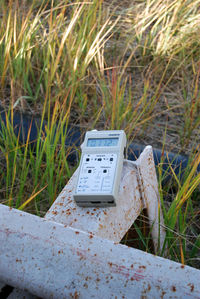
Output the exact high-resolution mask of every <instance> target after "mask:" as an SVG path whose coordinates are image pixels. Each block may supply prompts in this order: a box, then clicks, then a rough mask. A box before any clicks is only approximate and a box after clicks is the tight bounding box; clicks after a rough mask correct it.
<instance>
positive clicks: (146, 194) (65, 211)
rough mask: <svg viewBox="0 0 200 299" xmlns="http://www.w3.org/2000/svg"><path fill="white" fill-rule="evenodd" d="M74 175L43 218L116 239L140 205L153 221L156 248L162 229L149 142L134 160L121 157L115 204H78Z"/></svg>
mask: <svg viewBox="0 0 200 299" xmlns="http://www.w3.org/2000/svg"><path fill="white" fill-rule="evenodd" d="M76 179H77V172H76V173H75V174H74V175H73V176H72V178H71V180H70V181H69V183H68V184H67V185H66V186H65V188H64V189H63V191H62V192H61V194H60V195H59V196H58V198H57V199H56V201H55V202H54V204H53V205H52V206H51V208H50V209H49V211H48V212H47V214H46V216H45V217H46V218H47V219H51V220H53V221H55V222H59V223H62V224H65V225H67V226H70V227H74V228H78V229H80V230H83V231H86V232H92V233H93V234H95V235H96V236H100V237H102V238H106V239H110V240H113V241H115V242H120V240H121V239H122V238H123V236H124V235H125V233H126V232H127V231H128V229H129V228H130V226H131V225H132V224H133V222H134V221H135V220H136V218H137V217H138V216H139V215H140V213H141V211H142V209H143V208H144V207H147V211H148V214H149V215H148V216H149V219H150V223H151V224H153V229H152V235H153V241H154V245H155V248H156V250H157V249H158V247H159V246H158V239H159V240H160V245H161V248H162V245H163V242H164V238H165V231H164V228H163V227H164V224H163V218H162V213H161V210H159V204H160V199H159V194H158V183H157V178H156V172H155V165H154V160H153V153H152V147H151V146H147V147H146V148H145V149H144V151H143V153H142V154H141V155H140V157H139V159H138V160H137V161H135V162H132V161H129V160H125V161H124V165H123V171H122V177H121V182H120V192H119V199H118V201H117V205H116V207H110V208H82V207H78V206H77V205H76V203H75V202H74V200H73V199H72V193H73V190H74V186H75V181H76ZM159 214H160V215H159ZM159 221H160V222H159Z"/></svg>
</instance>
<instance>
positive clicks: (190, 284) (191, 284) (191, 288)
mask: <svg viewBox="0 0 200 299" xmlns="http://www.w3.org/2000/svg"><path fill="white" fill-rule="evenodd" d="M188 286H189V287H190V291H191V292H193V291H194V284H193V283H188Z"/></svg>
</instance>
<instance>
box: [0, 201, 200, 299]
mask: <svg viewBox="0 0 200 299" xmlns="http://www.w3.org/2000/svg"><path fill="white" fill-rule="evenodd" d="M0 244H1V246H0V279H1V280H2V281H4V282H5V283H10V284H12V285H13V286H16V287H19V288H20V287H21V288H23V289H25V290H28V291H29V292H31V293H33V294H35V295H37V296H40V297H43V298H56V299H57V298H59V299H62V298H140V297H143V298H144V297H145V298H170V297H171V298H187V297H188V298H189V297H190V298H199V290H200V271H198V270H195V269H194V268H190V267H187V266H183V265H181V264H178V263H175V262H172V261H169V260H167V259H164V258H160V257H156V256H153V255H151V254H147V253H144V252H142V251H139V250H136V249H133V248H129V247H127V246H124V245H121V244H116V243H114V242H113V241H110V240H106V239H102V238H99V237H96V236H94V235H93V234H90V233H85V232H82V231H80V230H78V229H73V228H69V227H65V226H64V225H62V224H59V223H55V222H52V221H47V220H46V219H42V218H39V217H37V216H34V215H30V214H27V213H24V212H21V211H19V210H15V209H9V208H8V207H6V206H3V205H0Z"/></svg>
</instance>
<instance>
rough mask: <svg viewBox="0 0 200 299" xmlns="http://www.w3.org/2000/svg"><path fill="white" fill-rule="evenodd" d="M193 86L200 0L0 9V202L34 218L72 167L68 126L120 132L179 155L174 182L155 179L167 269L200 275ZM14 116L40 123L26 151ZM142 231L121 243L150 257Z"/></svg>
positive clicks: (198, 63)
mask: <svg viewBox="0 0 200 299" xmlns="http://www.w3.org/2000/svg"><path fill="white" fill-rule="evenodd" d="M199 78H200V2H199V0H198V1H197V0H166V1H161V0H146V1H145V0H138V1H137V0H135V1H134V0H129V1H128V0H124V1H103V0H93V1H90V0H88V1H84V0H82V1H78V2H76V1H69V0H65V1H62V0H61V1H60V0H59V1H58V0H43V1H42V0H33V1H29V0H23V1H22V0H21V1H19V0H10V1H6V0H0V101H1V103H0V104H1V107H2V109H3V110H4V111H5V112H6V115H7V121H6V124H4V123H3V122H1V132H0V157H1V159H0V163H1V168H0V202H1V203H4V204H7V205H9V206H13V207H16V208H18V209H24V210H26V211H28V212H31V213H36V214H37V215H39V216H43V215H44V214H45V212H46V211H47V210H48V208H49V206H50V205H51V204H52V203H53V201H54V200H55V199H56V197H57V196H58V194H59V192H60V191H61V190H62V188H63V187H64V185H65V184H66V183H67V181H68V179H69V178H70V176H71V175H72V173H73V171H74V170H75V167H76V166H73V165H71V164H69V163H68V162H67V156H68V155H69V148H66V146H65V138H66V128H67V125H68V124H71V125H72V124H73V125H74V126H78V127H81V129H82V132H83V133H84V132H85V131H86V130H90V129H93V128H97V129H124V130H125V131H126V134H127V137H128V140H129V142H130V143H131V142H137V143H142V144H151V145H152V146H153V147H157V148H160V149H162V150H163V151H164V150H165V151H173V152H175V153H184V154H187V155H189V163H188V166H187V168H186V169H185V170H184V174H183V176H182V177H181V176H180V175H177V174H176V173H175V172H174V171H173V169H172V166H171V165H170V164H169V171H171V172H172V173H173V177H172V179H171V181H168V182H167V183H164V178H165V176H166V173H165V174H163V172H162V161H161V163H160V164H159V165H158V166H157V171H158V181H159V192H160V197H161V202H162V210H163V214H164V220H165V226H166V231H167V234H166V244H165V245H166V246H167V255H168V258H170V259H173V260H176V261H179V262H181V263H183V264H188V265H191V266H193V267H197V268H199V267H200V221H199V215H200V191H199V183H200V173H199V172H197V171H196V170H197V166H198V164H199V163H200V148H199V144H200V134H199V133H200V79H199ZM17 110H18V111H20V113H26V114H29V115H31V116H40V117H41V119H42V122H44V120H45V123H44V124H45V135H44V134H43V132H42V125H41V127H39V128H38V138H37V140H36V145H35V146H34V147H32V146H30V144H29V143H30V142H29V137H30V136H29V134H30V130H29V134H28V138H27V141H26V142H25V143H24V144H21V143H20V141H19V135H16V134H15V133H14V128H13V114H14V113H15V111H17ZM57 128H58V129H57ZM146 222H147V219H146V218H145V216H143V218H140V220H139V222H138V223H137V224H135V226H134V229H135V231H136V232H137V237H135V239H133V240H132V244H133V246H134V244H136V243H137V244H138V245H137V246H139V248H141V249H143V250H146V251H148V252H152V248H151V246H150V236H149V234H146V233H145V229H144V226H145V223H146ZM130 238H132V235H131V236H130V235H127V236H126V238H125V242H128V241H130ZM136 239H138V240H137V242H136ZM157 254H158V253H157ZM159 254H161V255H162V252H160V253H159Z"/></svg>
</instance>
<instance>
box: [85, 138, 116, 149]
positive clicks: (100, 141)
mask: <svg viewBox="0 0 200 299" xmlns="http://www.w3.org/2000/svg"><path fill="white" fill-rule="evenodd" d="M118 140H119V138H89V139H88V142H87V146H88V147H107V146H117V144H118Z"/></svg>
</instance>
